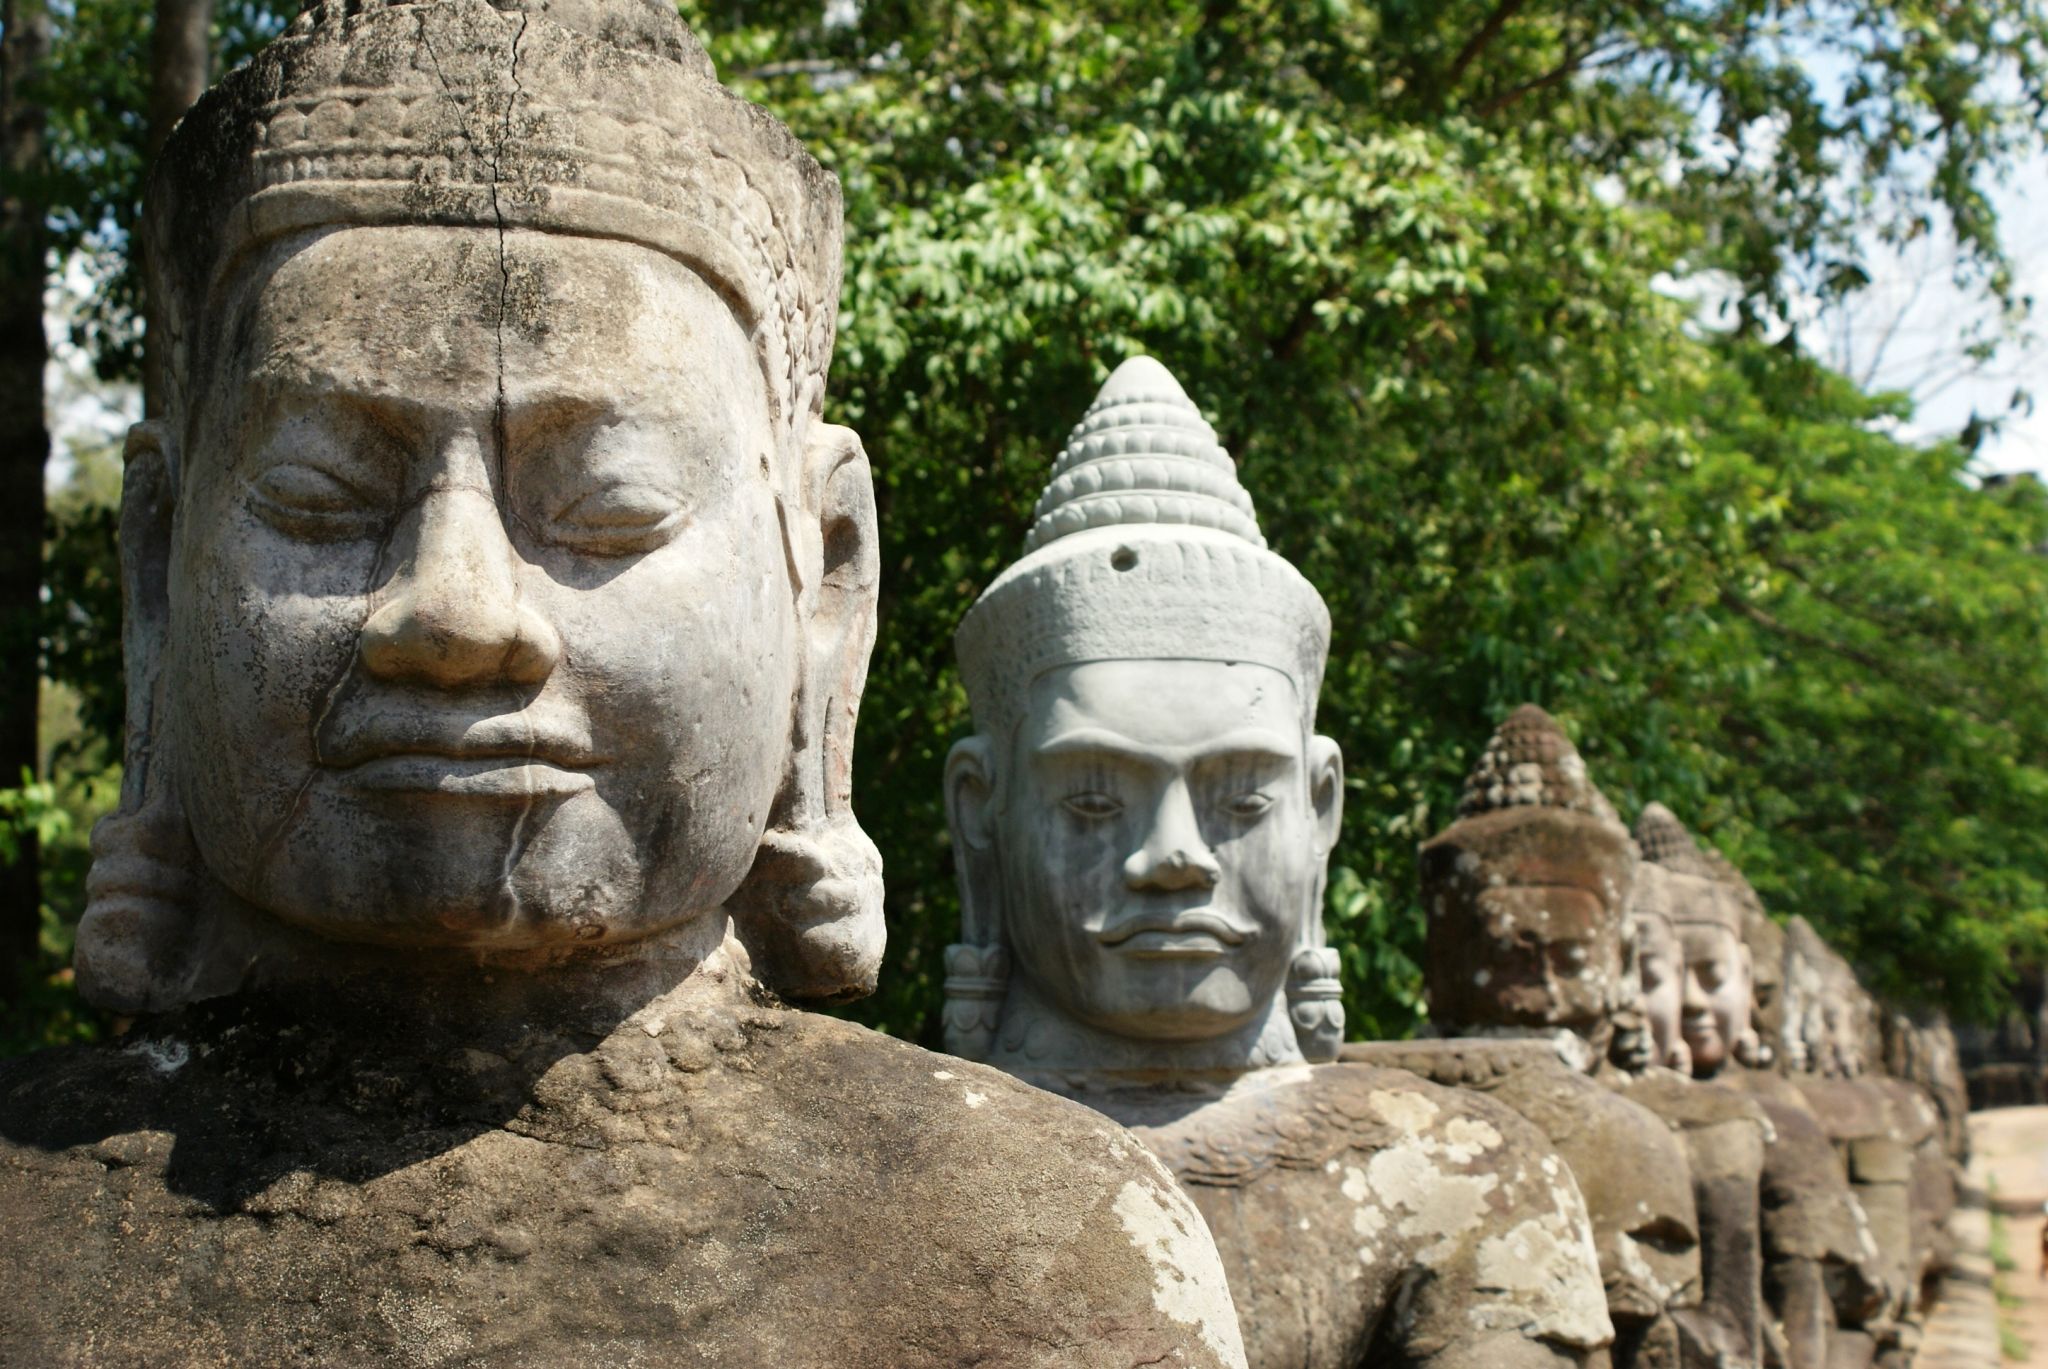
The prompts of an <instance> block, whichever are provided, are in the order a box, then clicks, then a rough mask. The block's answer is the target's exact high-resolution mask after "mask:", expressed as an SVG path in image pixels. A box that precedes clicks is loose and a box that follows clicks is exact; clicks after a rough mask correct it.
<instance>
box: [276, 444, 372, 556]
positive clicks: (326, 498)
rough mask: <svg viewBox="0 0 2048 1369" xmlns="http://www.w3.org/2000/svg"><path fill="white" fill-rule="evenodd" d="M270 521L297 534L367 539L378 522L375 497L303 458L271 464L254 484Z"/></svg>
mask: <svg viewBox="0 0 2048 1369" xmlns="http://www.w3.org/2000/svg"><path fill="white" fill-rule="evenodd" d="M250 491H251V493H252V494H253V495H254V496H255V497H254V501H253V502H254V505H255V508H256V511H257V512H258V513H260V514H261V515H262V516H263V518H264V519H265V521H267V522H269V523H270V524H272V525H273V526H275V527H277V528H278V529H279V530H280V531H283V532H286V533H289V534H291V535H293V536H295V537H306V538H314V539H319V540H329V539H337V540H338V539H341V538H347V537H363V536H368V535H370V534H372V533H374V532H375V531H376V529H377V526H378V517H377V510H376V508H375V505H374V501H373V500H372V499H371V498H370V497H369V496H368V495H367V494H366V493H365V492H364V491H363V490H361V489H359V488H358V487H357V486H355V485H354V484H351V483H350V482H349V481H346V480H343V479H342V478H341V477H340V476H338V475H336V474H334V473H333V472H332V471H329V470H326V469H323V468H322V467H319V466H315V465H309V464H307V463H305V462H301V461H285V462H280V463H279V464H277V465H275V466H272V467H270V468H269V469H268V470H266V471H264V472H263V473H262V474H261V475H259V476H257V477H256V478H255V479H254V480H252V481H251V482H250Z"/></svg>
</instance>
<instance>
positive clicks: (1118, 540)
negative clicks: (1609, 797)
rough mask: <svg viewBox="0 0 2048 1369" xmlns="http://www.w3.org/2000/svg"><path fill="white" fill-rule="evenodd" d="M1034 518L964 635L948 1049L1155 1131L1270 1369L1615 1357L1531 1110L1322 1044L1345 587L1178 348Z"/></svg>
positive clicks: (1568, 1181) (1070, 465)
mask: <svg viewBox="0 0 2048 1369" xmlns="http://www.w3.org/2000/svg"><path fill="white" fill-rule="evenodd" d="M1025 545H1026V550H1025V555H1024V556H1023V557H1022V558H1021V559H1020V560H1019V561H1018V562H1017V563H1016V564H1015V565H1013V566H1011V567H1010V568H1008V569H1007V570H1005V571H1004V572H1003V573H1002V574H1001V575H999V576H998V577H997V579H996V581H995V582H994V583H993V584H992V585H991V586H990V587H989V589H988V590H987V592H986V593H984V595H983V596H982V598H981V599H980V600H979V601H978V602H977V604H976V605H975V607H974V609H973V610H972V611H971V612H970V613H969V615H968V617H967V619H966V621H965V622H963V624H962V625H961V629H960V633H959V636H958V638H957V643H958V646H959V652H960V660H961V667H962V673H963V675H964V677H965V678H966V680H967V684H968V690H969V701H970V703H971V704H972V705H973V709H974V717H975V723H976V728H977V735H975V736H973V737H970V738H967V739H965V740H963V741H962V742H960V743H959V745H958V746H956V747H955V748H954V751H953V754H952V756H951V758H950V759H949V762H948V767H947V815H948V818H949V821H950V824H951V828H952V834H953V841H954V851H955V856H956V860H957V861H958V869H959V872H960V881H961V894H962V903H963V916H962V930H963V937H962V942H961V944H960V945H956V946H953V947H950V948H949V949H948V952H947V960H948V970H949V976H948V980H947V991H948V999H949V1001H948V1004H947V1018H946V1026H947V1043H948V1046H949V1048H950V1049H952V1050H954V1051H956V1052H959V1053H961V1054H966V1055H969V1056H973V1057H977V1058H986V1059H987V1060H988V1061H989V1062H990V1063H992V1064H995V1065H997V1066H999V1067H1001V1068H1003V1069H1005V1070H1008V1071H1009V1072H1011V1073H1013V1074H1016V1075H1018V1076H1019V1077H1021V1078H1024V1079H1027V1080H1029V1081H1031V1082H1033V1083H1037V1084H1040V1085H1042V1086H1044V1087H1047V1088H1050V1089H1053V1090H1055V1091H1057V1092H1060V1093H1064V1094H1066V1095H1067V1096H1069V1097H1072V1098H1074V1099H1076V1100H1078V1101H1080V1102H1084V1103H1086V1104H1088V1105H1089V1106H1091V1107H1093V1108H1096V1109H1098V1110H1100V1111H1101V1112H1103V1113H1105V1114H1107V1115H1108V1116H1110V1117H1112V1118H1115V1119H1116V1120H1118V1121H1120V1122H1123V1123H1125V1124H1127V1125H1129V1126H1130V1127H1131V1128H1132V1129H1133V1130H1134V1131H1135V1132H1136V1134H1137V1135H1138V1137H1139V1138H1140V1139H1141V1140H1142V1141H1143V1142H1144V1143H1145V1145H1146V1146H1148V1147H1149V1148H1150V1149H1151V1150H1152V1152H1153V1153H1154V1154H1155V1155H1157V1156H1158V1157H1159V1158H1160V1159H1161V1160H1162V1161H1164V1162H1165V1164H1166V1165H1167V1167H1168V1168H1169V1169H1170V1170H1171V1171H1172V1172H1173V1174H1174V1175H1175V1176H1176V1177H1177V1178H1178V1179H1179V1180H1180V1182H1181V1185H1182V1187H1183V1188H1184V1189H1185V1190H1186V1192H1187V1193H1188V1194H1189V1195H1190V1196H1191V1197H1192V1198H1193V1200H1194V1202H1195V1203H1196V1205H1197V1207H1198V1208H1199V1209H1200V1210H1201V1212H1202V1215H1203V1217H1204V1219H1205V1220H1206V1221H1207V1223H1208V1226H1209V1229H1210V1231H1211V1232H1212V1233H1213V1234H1214V1236H1215V1238H1216V1241H1217V1246H1218V1251H1219V1253H1220V1255H1221V1256H1222V1259H1223V1267H1224V1269H1225V1271H1226V1272H1227V1275H1228V1278H1229V1283H1230V1289H1231V1293H1232V1296H1233V1299H1234V1301H1235V1303H1236V1306H1237V1309H1238V1315H1239V1317H1240V1320H1241V1325H1242V1329H1243V1332H1244V1339H1245V1349H1246V1353H1247V1358H1248V1360H1249V1362H1250V1363H1251V1364H1253V1365H1256V1366H1260V1369H1282V1367H1283V1366H1286V1367H1288V1369H1351V1367H1352V1366H1355V1365H1359V1364H1387V1365H1406V1364H1417V1365H1419V1364H1425V1363H1426V1364H1429V1365H1432V1366H1435V1369H1561V1367H1562V1366H1566V1365H1574V1364H1584V1363H1588V1362H1589V1361H1595V1360H1599V1359H1600V1358H1601V1347H1603V1346H1605V1345H1607V1344H1608V1343H1609V1341H1610V1340H1611V1339H1612V1338H1613V1334H1614V1331H1613V1325H1612V1323H1611V1321H1610V1319H1609V1317H1608V1314H1607V1307H1606V1303H1605V1300H1604V1298H1603V1295H1602V1291H1601V1283H1600V1276H1599V1271H1598V1263H1597V1256H1596V1253H1595V1250H1594V1246H1593V1241H1592V1234H1591V1230H1590V1226H1589V1223H1588V1220H1587V1216H1586V1210H1585V1206H1584V1204H1583V1203H1582V1202H1581V1200H1580V1196H1579V1192H1578V1189H1577V1188H1576V1186H1575V1185H1574V1184H1573V1181H1572V1178H1571V1176H1570V1174H1569V1173H1568V1171H1567V1170H1566V1169H1565V1166H1564V1165H1563V1163H1562V1162H1561V1161H1560V1160H1559V1158H1558V1157H1557V1155H1556V1154H1555V1153H1554V1152H1553V1151H1552V1149H1551V1148H1550V1147H1549V1146H1548V1145H1546V1144H1545V1143H1544V1141H1543V1140H1542V1138H1541V1137H1539V1136H1538V1135H1537V1134H1536V1131H1535V1129H1534V1128H1533V1127H1531V1126H1530V1125H1529V1124H1528V1123H1527V1122H1525V1121H1523V1120H1522V1119H1521V1118H1519V1117H1516V1116H1514V1115H1513V1114H1512V1113H1510V1112H1509V1111H1508V1110H1507V1109H1506V1108H1503V1107H1500V1106H1498V1105H1497V1104H1494V1103H1492V1102H1491V1101H1490V1100H1482V1099H1477V1098H1474V1097H1471V1096H1469V1095H1465V1094H1460V1093H1457V1092H1454V1091H1452V1090H1448V1089H1442V1088H1438V1087H1436V1086H1434V1085H1432V1084H1429V1083H1427V1082H1425V1081H1423V1080H1421V1079H1418V1078H1416V1077H1415V1076H1414V1075H1413V1074H1409V1073H1404V1072H1402V1071H1400V1070H1383V1069H1372V1068H1368V1067H1365V1066H1362V1065H1352V1064H1345V1063H1340V1062H1336V1061H1334V1060H1333V1059H1332V1057H1333V1056H1335V1054H1336V1052H1337V1048H1338V1045H1339V1043H1340V1041H1341V1039H1342V1024H1343V1019H1342V1009H1341V1006H1340V1004H1339V994H1340V992H1341V987H1340V986H1339V985H1338V984H1337V982H1336V960H1337V957H1336V953H1335V951H1334V950H1333V949H1332V948H1330V947H1328V946H1326V945H1324V944H1323V936H1322V925H1321V917H1320V906H1321V902H1322V895H1323V879H1324V869H1325V865H1326V862H1327V861H1328V859H1329V854H1330V850H1331V848H1332V846H1333V845H1334V844H1335V842H1336V839H1337V834H1338V824H1339V820H1340V815H1341V806H1342V794H1343V774H1342V761H1341V758H1340V756H1339V754H1338V750H1337V746H1336V744H1335V743H1334V742H1333V741H1331V740H1330V739H1329V738H1327V737H1322V736H1318V735H1316V732H1315V700H1316V693H1317V687H1318V684H1319V682H1320V679H1321V675H1322V669H1323V663H1324V658H1325V656H1326V654H1327V652H1328V648H1329V618H1328V613H1327V610H1326V609H1325V608H1324V606H1323V603H1322V600H1321V597H1320V596H1319V595H1318V594H1317V593H1316V591H1315V589H1314V588H1313V587H1312V586H1311V585H1309V584H1308V582H1307V581H1306V580H1305V579H1303V578H1302V577H1301V575H1300V574H1299V572H1297V571H1295V570H1294V568H1293V567H1292V566H1290V565H1288V564H1287V563H1286V562H1285V561H1284V560H1282V559H1281V558H1280V557H1278V556H1276V555H1274V554H1273V553H1272V552H1270V551H1268V550H1267V549H1266V547H1265V544H1264V539H1263V537H1262V536H1261V535H1260V533H1259V530H1258V524H1257V521H1256V519H1255V518H1254V517H1253V515H1252V512H1251V501H1250V498H1249V496H1248V495H1246V494H1245V492H1244V491H1243V489H1242V488H1241V487H1239V485H1238V484H1237V480H1236V473H1235V470H1234V468H1233V467H1232V465H1231V463H1230V458H1229V457H1228V455H1227V454H1225V453H1224V452H1223V450H1222V448H1221V447H1220V446H1218V445H1217V443H1216V440H1215V434H1214V432H1213V431H1212V430H1211V429H1210V428H1209V426H1208V424H1207V423H1206V422H1204V421H1203V420H1202V418H1201V416H1200V414H1199V413H1197V412H1196V411H1195V408H1194V406H1193V404H1192V403H1191V402H1189V400H1188V398H1187V396H1186V395H1185V394H1183V393H1182V392H1181V389H1180V387H1179V385H1178V384H1177V383H1175V382H1174V380H1173V377H1172V376H1171V375H1169V374H1168V373H1167V372H1166V370H1165V368H1164V367H1162V366H1160V365H1159V364H1158V363H1157V362H1154V361H1151V360H1149V359H1145V358H1137V359H1134V360H1132V361H1128V362H1126V363H1124V365H1122V366H1120V367H1119V368H1118V369H1117V371H1116V372H1115V373H1114V374H1113V375H1112V376H1111V377H1110V379H1109V381H1108V383H1107V384H1106V385H1105V386H1104V387H1103V391H1102V393H1101V395H1100V396H1099V397H1098V398H1097V400H1096V402H1095V404H1094V405H1093V406H1092V407H1091V408H1090V409H1089V410H1088V412H1087V414H1086V415H1085V416H1084V417H1083V418H1082V421H1081V423H1080V424H1079V425H1078V426H1077V427H1076V428H1075V429H1074V434H1073V437H1072V438H1071V439H1070V441H1069V443H1068V446H1067V448H1066V450H1065V451H1064V452H1063V453H1062V454H1061V456H1060V457H1059V459H1058V461H1057V462H1056V463H1055V466H1054V471H1053V475H1052V479H1051V483H1050V484H1049V485H1048V487H1047V490H1046V493H1045V496H1044V497H1043V498H1042V499H1041V500H1040V502H1039V507H1038V511H1037V517H1036V521H1035V522H1034V524H1033V528H1032V531H1031V534H1030V536H1029V537H1028V538H1027V540H1026V544H1025ZM1311 1060H1317V1061H1322V1062H1324V1063H1317V1064H1311V1063H1309V1061H1311Z"/></svg>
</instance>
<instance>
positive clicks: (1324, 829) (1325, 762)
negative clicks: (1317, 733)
mask: <svg viewBox="0 0 2048 1369" xmlns="http://www.w3.org/2000/svg"><path fill="white" fill-rule="evenodd" d="M1308 801H1309V806H1310V808H1311V809H1312V810H1313V811H1314V813H1315V816H1316V837H1317V843H1318V847H1319V854H1320V855H1321V856H1323V857H1324V858H1328V856H1329V854H1330V852H1332V851H1334V850H1336V849H1337V838H1338V837H1339V836H1340V835H1342V832H1343V827H1344V753H1343V752H1342V751H1341V750H1339V749H1338V746H1337V743H1336V742H1335V741H1333V740H1332V739H1330V738H1329V737H1311V738H1309V743H1308Z"/></svg>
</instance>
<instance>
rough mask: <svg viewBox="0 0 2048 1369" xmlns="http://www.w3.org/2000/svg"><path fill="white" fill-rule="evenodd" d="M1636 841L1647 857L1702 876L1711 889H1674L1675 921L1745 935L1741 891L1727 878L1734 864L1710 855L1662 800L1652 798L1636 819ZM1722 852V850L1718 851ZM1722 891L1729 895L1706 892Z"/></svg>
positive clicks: (1678, 872)
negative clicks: (1721, 895) (1720, 928)
mask: <svg viewBox="0 0 2048 1369" xmlns="http://www.w3.org/2000/svg"><path fill="white" fill-rule="evenodd" d="M1636 845H1637V847H1639V848H1640V849H1641V851H1642V853H1643V859H1644V860H1647V861H1650V862H1651V863H1653V864H1656V865H1661V866H1662V867H1664V868H1665V869H1666V870H1669V871H1670V872H1671V873H1673V874H1675V875H1684V876H1690V877H1691V878H1693V879H1697V880H1702V881H1704V882H1705V883H1706V885H1707V886H1709V888H1708V889H1704V890H1703V889H1699V887H1698V886H1694V889H1693V890H1686V889H1684V888H1682V887H1681V888H1679V889H1676V890H1674V893H1673V896H1672V898H1671V900H1670V916H1671V920H1672V921H1673V922H1674V923H1678V924H1681V925H1683V924H1686V923H1692V924H1695V925H1706V926H1715V927H1725V928H1727V929H1728V930H1729V931H1731V932H1733V933H1734V934H1735V935H1736V937H1737V938H1740V937H1741V936H1742V931H1743V926H1742V918H1743V905H1742V901H1741V894H1740V891H1739V890H1737V889H1736V887H1735V886H1734V884H1733V883H1731V882H1730V881H1729V880H1728V878H1727V872H1728V871H1729V870H1731V869H1732V868H1733V867H1731V866H1729V865H1728V864H1727V862H1726V861H1725V860H1722V861H1719V862H1718V863H1717V862H1716V860H1715V859H1713V858H1711V857H1709V856H1708V854H1707V853H1706V851H1705V850H1703V849H1702V848H1701V846H1700V844H1699V842H1698V841H1697V840H1695V839H1694V837H1693V834H1692V833H1691V831H1689V830H1688V829H1687V828H1686V825H1685V824H1684V823H1682V822H1680V821H1679V820H1678V815H1677V814H1676V813H1673V812H1672V811H1671V810H1670V809H1669V808H1666V807H1665V806H1664V805H1663V804H1661V803H1656V802H1651V803H1648V804H1645V805H1644V806H1643V811H1642V815H1641V816H1640V817H1638V818H1637V819H1636ZM1716 855H1718V853H1716ZM1716 890H1718V891H1722V892H1723V893H1724V894H1725V897H1710V896H1702V895H1705V894H1710V893H1712V892H1713V891H1716Z"/></svg>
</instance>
